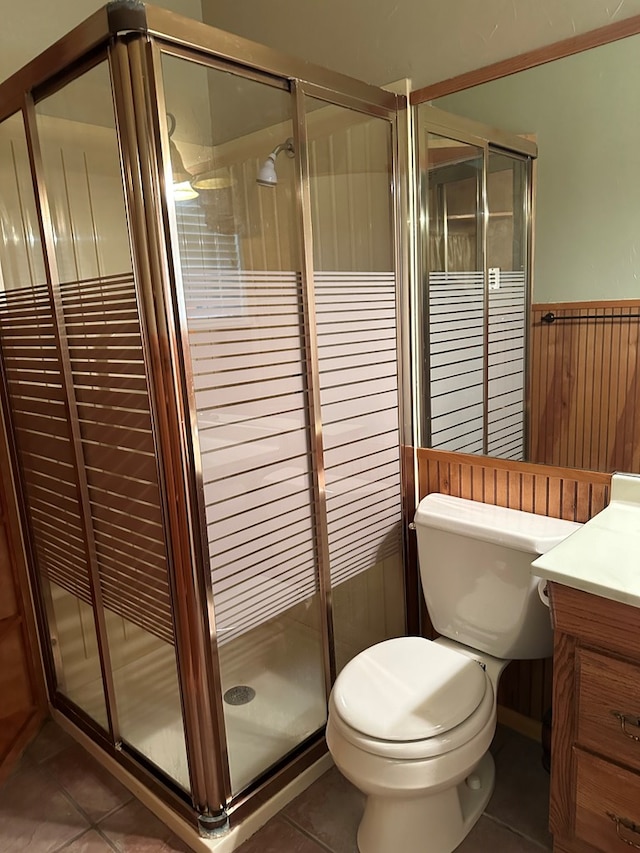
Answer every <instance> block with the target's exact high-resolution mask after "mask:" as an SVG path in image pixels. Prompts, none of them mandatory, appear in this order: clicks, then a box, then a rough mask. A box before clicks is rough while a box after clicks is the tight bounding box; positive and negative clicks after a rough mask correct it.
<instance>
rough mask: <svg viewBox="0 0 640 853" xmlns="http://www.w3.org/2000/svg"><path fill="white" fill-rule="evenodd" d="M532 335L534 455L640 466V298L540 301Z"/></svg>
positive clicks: (595, 466) (603, 466) (594, 466)
mask: <svg viewBox="0 0 640 853" xmlns="http://www.w3.org/2000/svg"><path fill="white" fill-rule="evenodd" d="M548 312H552V313H553V314H554V315H555V317H556V320H555V322H553V323H545V322H544V321H543V320H542V317H543V316H544V315H545V314H547V313H548ZM530 333H531V338H530V340H531V386H530V387H531V395H530V431H531V436H530V452H529V457H530V458H531V459H532V460H535V461H536V462H539V463H546V464H549V465H566V466H573V467H576V468H589V469H591V470H593V471H640V366H639V365H638V344H639V336H640V300H638V299H626V300H614V301H607V302H567V303H559V304H546V305H543V304H537V305H534V306H533V310H532V313H531V332H530Z"/></svg>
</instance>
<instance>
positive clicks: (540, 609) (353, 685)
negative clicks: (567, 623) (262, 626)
mask: <svg viewBox="0 0 640 853" xmlns="http://www.w3.org/2000/svg"><path fill="white" fill-rule="evenodd" d="M415 521H416V529H417V533H418V556H419V561H420V573H421V578H422V583H423V588H424V590H425V598H426V601H427V606H428V608H429V614H430V616H431V619H432V621H433V623H434V625H435V627H436V629H437V630H439V631H440V632H441V633H442V634H443V636H441V637H439V638H438V639H436V640H433V641H431V640H427V639H424V638H422V637H400V638H396V639H392V640H387V641H385V642H383V643H379V644H377V645H375V646H372V647H371V648H369V649H366V650H365V651H363V652H361V653H360V654H359V655H357V656H356V657H355V658H353V660H351V661H350V662H349V663H348V664H347V665H346V666H345V668H344V669H343V670H342V672H341V673H340V675H339V676H338V678H337V679H336V682H335V685H334V687H333V690H332V693H331V697H330V701H329V718H328V722H327V744H328V746H329V750H330V752H331V754H332V756H333V759H334V762H335V764H336V766H337V767H338V769H339V770H340V771H341V772H342V774H343V775H344V776H345V777H346V778H347V779H349V781H351V782H352V783H353V784H354V785H355V786H356V787H357V788H359V789H360V790H361V791H362V792H363V793H364V794H365V795H366V798H367V799H366V804H365V811H364V815H363V818H362V821H361V823H360V826H359V828H358V839H357V840H358V849H359V850H360V853H399V851H402V853H451V851H453V850H454V849H455V848H456V847H457V846H458V845H459V844H460V843H461V842H462V840H463V839H464V838H465V836H466V835H467V834H468V832H469V831H470V830H471V828H472V827H473V825H474V824H475V822H476V821H477V820H478V818H479V817H480V815H481V814H482V812H483V811H484V809H485V806H486V804H487V802H488V801H489V798H490V797H491V794H492V791H493V785H494V775H495V771H494V765H493V759H492V757H491V755H490V753H489V752H488V749H489V745H490V743H491V740H492V738H493V735H494V732H495V726H496V708H497V702H496V696H497V688H498V681H499V678H500V675H501V673H502V672H503V670H504V668H505V667H506V665H507V663H509V660H510V659H511V657H512V656H516V655H512V654H510V653H511V652H516V653H517V656H519V657H523V658H526V657H529V658H535V657H544V656H545V655H548V654H549V653H550V650H551V639H552V633H551V624H550V619H549V611H548V609H547V608H546V607H545V606H544V604H543V602H542V601H541V600H540V597H539V595H538V589H537V579H535V578H532V577H531V573H530V563H531V561H532V560H533V559H534V556H535V555H536V554H538V553H542V552H543V550H546V549H547V548H549V547H551V546H552V545H555V544H557V542H559V541H561V540H562V539H564V538H565V537H566V536H567V535H569V534H570V533H572V532H574V531H575V530H576V529H577V528H578V527H579V526H580V525H578V524H574V523H573V522H563V521H559V520H557V519H549V518H546V517H543V516H535V515H531V514H529V513H523V512H519V511H515V510H506V509H502V508H498V507H493V506H487V505H484V504H477V503H473V502H471V501H465V500H461V499H456V498H451V497H449V496H445V495H429V496H428V497H427V498H425V499H424V500H423V501H422V502H421V503H420V506H419V507H418V511H417V513H416V519H415ZM445 635H446V636H445Z"/></svg>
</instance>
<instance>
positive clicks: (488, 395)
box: [415, 104, 537, 460]
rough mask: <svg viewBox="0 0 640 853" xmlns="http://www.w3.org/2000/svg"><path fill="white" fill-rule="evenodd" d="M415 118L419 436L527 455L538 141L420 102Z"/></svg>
mask: <svg viewBox="0 0 640 853" xmlns="http://www.w3.org/2000/svg"><path fill="white" fill-rule="evenodd" d="M415 116H416V127H417V129H416V162H417V164H418V165H417V169H416V180H417V182H418V184H419V186H418V188H417V190H418V199H419V201H418V203H419V219H420V223H421V230H420V234H419V238H418V239H419V243H420V247H419V257H420V262H419V266H420V272H419V275H418V280H419V281H420V282H421V283H422V284H421V287H420V291H419V299H420V304H419V307H418V308H417V311H416V315H417V316H418V317H420V318H421V330H420V331H421V335H419V337H421V338H422V340H421V341H420V340H419V341H418V343H417V351H418V357H419V358H420V356H421V360H422V369H421V370H420V371H417V381H418V382H419V383H420V384H421V387H422V392H421V393H420V394H418V399H419V400H420V401H421V405H422V409H421V412H420V414H419V416H418V422H419V424H420V428H421V433H422V434H421V437H420V439H419V442H418V443H419V444H421V445H422V446H426V447H434V448H437V449H440V450H450V451H456V452H462V453H482V454H489V455H491V456H497V457H500V458H503V459H516V460H523V459H525V457H526V453H527V446H528V442H527V407H526V400H527V358H526V353H527V328H528V312H529V303H530V267H531V263H530V258H531V227H532V225H531V196H532V190H531V169H532V161H533V158H534V157H535V156H536V154H537V148H536V145H535V143H533V142H531V141H530V140H528V139H524V138H522V137H518V136H516V135H515V134H510V133H506V132H503V131H499V130H496V129H495V128H490V127H485V126H483V125H481V124H479V123H477V122H474V121H470V120H468V119H464V118H460V117H458V116H454V115H452V114H450V113H447V112H445V111H443V110H440V109H437V108H435V107H432V106H430V105H428V104H419V105H418V106H417V107H416V113H415Z"/></svg>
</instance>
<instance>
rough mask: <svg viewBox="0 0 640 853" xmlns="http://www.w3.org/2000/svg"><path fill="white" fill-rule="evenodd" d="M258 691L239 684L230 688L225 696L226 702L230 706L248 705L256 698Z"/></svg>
mask: <svg viewBox="0 0 640 853" xmlns="http://www.w3.org/2000/svg"><path fill="white" fill-rule="evenodd" d="M255 695H256V691H255V690H254V689H253V687H247V685H246V684H238V685H236V686H235V687H230V688H229V689H228V690H227V692H226V693H225V694H224V701H225V702H227V704H229V705H246V704H247V702H251V700H252V699H254V698H255Z"/></svg>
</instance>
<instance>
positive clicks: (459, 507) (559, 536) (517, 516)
mask: <svg viewBox="0 0 640 853" xmlns="http://www.w3.org/2000/svg"><path fill="white" fill-rule="evenodd" d="M415 524H416V527H417V528H420V527H424V528H435V529H437V530H446V531H448V532H450V533H460V534H462V535H464V536H469V537H471V538H472V539H480V540H482V541H484V542H493V543H495V544H497V545H504V546H505V547H508V548H515V549H517V550H519V551H524V552H525V553H530V554H545V553H546V552H547V551H549V550H550V549H551V548H553V547H554V546H555V545H559V544H560V542H562V541H563V539H566V538H567V536H569V535H570V534H571V533H575V531H576V530H579V529H580V528H581V527H582V525H581V524H579V523H578V522H575V521H565V520H564V519H561V518H550V517H549V516H546V515H536V514H534V513H531V512H523V511H521V510H517V509H507V508H506V507H501V506H493V505H492V504H485V503H480V502H479V501H470V500H466V499H465V498H456V497H453V496H452V495H443V494H440V493H438V492H433V493H432V494H430V495H427V496H426V497H425V498H423V499H422V500H421V501H420V503H419V504H418V509H417V510H416V515H415Z"/></svg>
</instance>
